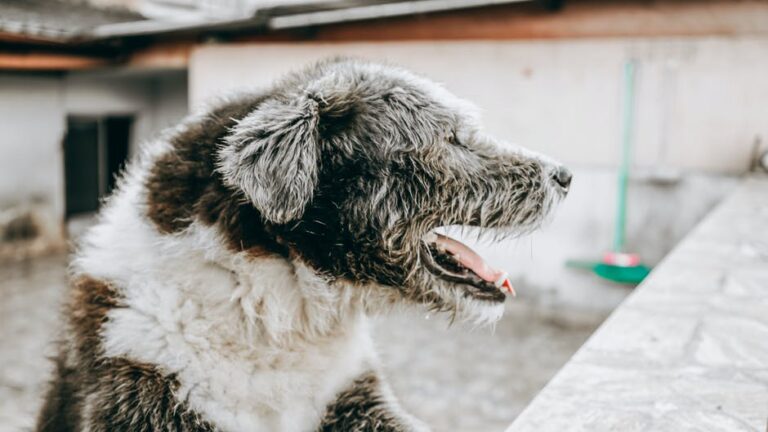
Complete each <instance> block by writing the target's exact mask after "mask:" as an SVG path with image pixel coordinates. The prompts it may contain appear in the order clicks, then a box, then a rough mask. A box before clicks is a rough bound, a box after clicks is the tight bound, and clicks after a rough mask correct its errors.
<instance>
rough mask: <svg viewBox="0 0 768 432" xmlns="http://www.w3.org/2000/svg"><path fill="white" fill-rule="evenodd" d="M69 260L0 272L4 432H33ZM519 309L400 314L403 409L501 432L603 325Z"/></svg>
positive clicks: (390, 362) (392, 372)
mask: <svg viewBox="0 0 768 432" xmlns="http://www.w3.org/2000/svg"><path fill="white" fill-rule="evenodd" d="M64 274H65V258H64V257H62V256H55V257H48V258H43V259H38V260H34V261H27V262H23V263H15V264H4V265H0V281H2V282H0V432H6V431H9V432H11V431H13V432H16V431H25V430H30V429H31V427H32V426H33V423H34V417H35V412H36V411H37V409H38V406H39V403H40V393H41V391H42V390H43V388H44V385H45V380H46V378H47V376H48V373H49V370H50V367H49V362H48V361H47V356H49V355H51V354H52V346H51V340H52V339H53V335H54V333H55V329H56V328H57V323H58V304H59V301H60V296H61V293H62V289H63V286H64V279H65V276H64ZM563 318H564V316H563V315H562V314H557V315H554V314H551V313H550V314H542V313H541V312H540V311H538V310H537V309H536V308H534V307H531V306H529V305H527V304H526V303H525V302H523V301H517V302H516V303H514V304H512V305H510V306H509V310H508V311H507V313H506V316H505V318H504V319H502V320H501V321H500V322H499V323H498V324H497V325H496V328H495V330H493V331H492V330H491V329H488V328H481V329H470V328H465V327H462V326H461V325H453V326H449V325H448V323H447V322H446V321H445V320H444V319H442V318H441V317H436V316H432V317H430V316H428V315H424V314H414V313H411V314H407V313H403V314H400V315H396V316H391V317H387V318H383V319H378V320H376V322H375V324H374V329H375V338H376V341H377V344H378V346H379V350H380V352H381V357H382V360H383V362H384V365H385V366H384V367H385V369H386V372H387V375H388V377H389V380H390V382H391V384H392V387H393V388H394V391H395V393H396V394H397V396H398V397H399V398H400V400H401V401H402V403H403V405H404V406H405V407H406V408H407V409H408V410H409V411H410V412H412V413H414V414H416V415H417V416H418V417H420V418H421V419H423V420H425V421H426V422H427V423H428V424H430V425H432V427H433V428H434V430H436V431H457V432H458V431H467V432H469V431H476V432H492V431H502V430H504V428H505V427H506V426H507V425H508V424H509V423H510V422H511V421H512V420H513V419H514V418H515V416H516V415H517V414H519V413H520V411H521V410H522V409H523V408H524V407H525V406H526V405H527V404H528V402H529V401H530V400H531V398H533V396H534V395H535V394H536V393H537V392H538V391H539V390H540V389H541V388H542V387H543V386H544V384H545V383H546V382H547V381H548V380H549V379H550V378H551V377H552V376H553V375H554V374H555V372H556V371H557V370H558V369H559V368H560V367H561V366H562V365H563V364H564V363H565V362H566V361H567V360H568V358H569V357H570V356H571V355H572V354H573V353H574V352H575V351H576V349H578V347H579V346H581V344H582V343H583V342H584V341H585V340H586V338H587V337H588V336H589V335H590V334H591V333H592V331H593V330H594V328H595V327H596V326H597V325H598V324H599V321H600V318H601V317H590V318H589V319H586V320H585V319H583V318H582V319H579V320H578V321H579V322H578V324H575V323H574V322H573V320H565V319H563Z"/></svg>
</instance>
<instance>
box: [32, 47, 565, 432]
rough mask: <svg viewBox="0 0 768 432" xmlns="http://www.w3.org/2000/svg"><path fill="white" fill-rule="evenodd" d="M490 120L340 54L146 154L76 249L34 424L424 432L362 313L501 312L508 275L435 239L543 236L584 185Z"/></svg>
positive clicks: (222, 108) (441, 92)
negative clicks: (457, 231) (495, 131)
mask: <svg viewBox="0 0 768 432" xmlns="http://www.w3.org/2000/svg"><path fill="white" fill-rule="evenodd" d="M477 119H478V117H477V114H476V110H475V109H474V108H473V107H472V106H471V105H469V104H468V103H466V102H464V101H462V100H460V99H459V98H457V97H455V96H453V95H452V94H450V93H449V92H448V91H447V90H445V89H444V88H443V87H441V86H439V85H437V84H435V83H433V82H431V81H429V80H427V79H425V78H423V77H420V76H417V75H416V74H413V73H410V72H408V71H406V70H403V69H400V68H397V67H394V66H388V65H380V64H374V63H368V62H365V61H361V60H356V59H333V60H327V61H323V62H320V63H318V64H315V65H313V66H311V67H308V68H307V69H305V70H303V71H299V72H295V73H292V74H289V75H287V76H286V77H284V78H283V79H282V80H280V81H279V82H277V83H276V84H274V85H273V86H272V87H271V88H268V89H266V90H263V91H258V92H253V93H249V94H247V95H242V96H239V97H237V98H231V99H229V100H227V101H226V102H224V103H221V104H219V105H218V106H216V107H214V108H211V109H210V110H208V111H207V112H205V113H204V114H200V115H193V116H191V117H190V118H188V119H186V120H184V121H183V122H182V124H181V125H180V126H178V127H177V128H175V129H173V130H170V131H166V132H164V134H163V135H162V136H161V137H160V138H158V139H157V140H155V141H154V142H152V143H148V145H147V146H145V147H146V149H145V151H144V152H143V153H142V154H141V155H139V156H138V157H137V158H136V160H134V161H133V162H132V163H131V164H130V166H129V167H128V168H127V170H126V172H125V173H124V174H123V176H122V178H121V179H120V181H119V186H118V187H117V191H116V192H115V193H114V194H113V196H112V197H111V198H110V199H109V200H108V202H107V203H106V204H105V206H104V208H103V210H102V212H101V214H100V218H99V221H98V222H97V224H96V225H95V226H94V227H92V228H91V229H90V231H89V232H88V233H87V234H86V235H85V236H84V238H83V239H82V241H81V244H80V245H79V250H78V252H77V253H76V255H75V257H74V258H73V261H72V265H71V271H70V273H71V275H70V276H71V283H70V289H69V290H68V291H69V294H68V300H67V302H66V303H67V306H66V308H65V310H66V312H65V318H66V319H65V324H64V325H63V334H64V336H63V337H62V338H61V341H60V347H59V355H58V356H57V357H56V359H55V372H54V378H53V379H52V380H51V386H50V389H49V391H48V393H47V396H46V398H45V403H44V406H43V408H42V410H41V412H40V415H39V420H38V425H37V430H38V431H41V432H53V431H89V432H107V431H109V432H116V431H161V430H162V431H185V432H187V431H195V432H204V431H232V432H234V431H251V432H253V431H397V432H400V431H424V430H428V427H427V426H426V425H424V424H423V423H421V422H420V421H419V420H417V419H415V418H414V417H412V416H411V415H409V414H408V413H406V412H405V411H404V410H403V409H401V407H400V406H399V405H398V403H397V401H396V400H395V398H394V396H393V395H392V392H391V390H390V389H389V388H388V386H387V383H386V381H385V380H384V378H383V377H382V375H381V374H380V372H379V369H380V367H379V365H378V360H377V356H376V353H375V350H374V348H373V346H372V343H371V339H370V336H369V330H368V324H367V322H368V318H367V317H368V316H370V315H371V314H374V313H386V311H389V310H391V309H392V308H393V307H397V306H398V305H403V304H417V305H421V307H425V308H428V309H430V310H436V311H443V312H446V313H450V314H452V315H453V317H454V318H458V319H463V320H469V321H473V322H478V323H491V322H494V321H495V320H497V319H499V317H500V316H501V315H502V312H503V308H504V306H503V305H504V301H505V298H506V294H505V292H504V290H505V288H504V286H507V287H508V288H510V287H509V286H508V281H506V280H505V274H504V273H503V272H501V271H499V270H496V269H494V268H492V267H490V266H489V265H488V264H487V263H485V262H484V261H483V260H482V258H481V257H480V256H479V255H477V254H476V253H475V252H473V251H472V250H471V249H469V248H468V247H467V246H465V245H463V244H462V243H460V242H459V241H458V240H455V239H453V238H451V237H448V236H447V235H445V234H442V233H440V231H439V230H438V228H440V227H446V226H453V225H464V226H472V227H477V228H478V229H481V230H482V231H483V232H488V233H491V234H490V235H494V236H502V237H503V236H507V235H518V234H520V233H524V232H528V231H530V230H533V229H535V228H536V227H538V226H539V225H540V224H541V222H542V221H543V220H544V219H545V218H546V217H547V215H548V214H549V213H550V210H551V209H552V208H553V207H554V205H555V203H557V202H558V201H559V200H561V199H562V198H563V197H564V196H565V195H566V193H567V191H568V189H569V184H570V181H571V174H570V173H569V172H568V170H567V169H565V168H563V167H562V166H560V165H558V164H556V163H554V162H552V161H550V160H548V159H546V158H544V157H543V156H537V155H535V154H532V153H529V152H526V151H523V150H515V149H510V148H509V147H508V146H505V145H502V144H500V143H499V142H497V141H496V140H494V139H492V138H490V137H488V136H486V135H484V134H483V133H482V132H481V130H480V127H479V125H478V120H477ZM502 285H503V286H502ZM500 286H502V287H501V288H500Z"/></svg>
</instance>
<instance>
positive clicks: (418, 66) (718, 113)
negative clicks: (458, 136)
mask: <svg viewBox="0 0 768 432" xmlns="http://www.w3.org/2000/svg"><path fill="white" fill-rule="evenodd" d="M339 54H343V55H353V56H358V57H363V58H368V59H373V60H378V61H389V62H392V63H395V64H400V65H403V66H406V67H408V68H410V69H413V70H415V71H418V72H420V73H423V74H425V75H426V76H428V77H430V78H432V79H435V80H437V81H440V82H443V83H444V84H445V85H446V86H447V87H448V88H449V89H450V90H452V91H453V92H454V93H456V94H458V95H459V96H462V97H465V98H467V99H469V100H471V101H473V102H474V103H476V104H477V105H478V106H479V107H480V108H481V109H483V110H484V112H485V121H486V125H487V129H488V130H489V131H490V132H492V133H494V134H496V135H498V136H500V137H503V138H505V139H508V140H510V141H514V142H517V143H520V144H522V145H525V146H528V147H530V148H533V149H535V150H539V151H542V152H544V153H547V154H550V155H552V156H554V157H556V158H558V159H560V160H562V161H564V162H567V163H569V164H572V165H579V166H608V167H610V166H615V165H616V161H617V160H618V152H617V149H618V145H617V144H618V140H619V137H620V132H621V131H620V119H621V112H620V109H621V101H622V99H621V89H622V79H623V77H622V73H623V65H624V62H625V61H626V60H627V59H629V58H636V59H638V61H639V63H640V66H639V74H638V84H637V95H638V96H637V109H638V113H637V123H636V131H637V133H636V135H635V139H636V142H637V146H636V150H635V161H636V164H637V165H640V166H654V167H657V166H666V167H671V168H676V169H681V170H702V171H707V172H717V173H740V172H743V171H744V170H745V169H746V167H747V166H748V162H749V155H750V149H751V145H752V142H753V139H754V137H755V135H757V134H760V135H762V136H763V137H768V108H766V104H765V101H766V100H768V80H767V79H765V77H767V76H768V38H765V37H733V38H723V37H712V38H701V37H698V38H694V37H690V38H672V39H670V38H654V39H604V40H556V41H467V42H461V41H459V42H392V43H332V44H314V43H298V44H296V43H292V44H243V45H205V46H202V47H200V48H198V49H196V50H195V51H194V52H193V55H192V59H191V65H190V77H191V78H190V94H191V103H192V106H193V107H194V106H200V104H201V103H202V102H203V101H205V100H206V99H208V98H210V97H211V96H215V95H217V94H220V93H222V92H227V91H231V90H233V89H237V88H239V87H242V86H264V85H268V84H269V83H270V82H272V81H273V80H274V79H275V78H276V77H278V76H280V75H281V74H283V73H284V72H286V71H288V70H291V69H295V68H297V67H300V66H302V65H304V64H307V63H309V62H312V61H314V60H317V59H319V58H323V57H328V56H331V55H339Z"/></svg>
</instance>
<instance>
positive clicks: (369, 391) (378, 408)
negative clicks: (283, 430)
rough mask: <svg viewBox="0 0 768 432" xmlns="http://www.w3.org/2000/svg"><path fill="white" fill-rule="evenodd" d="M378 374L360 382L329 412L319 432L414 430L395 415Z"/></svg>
mask: <svg viewBox="0 0 768 432" xmlns="http://www.w3.org/2000/svg"><path fill="white" fill-rule="evenodd" d="M380 386H381V381H380V380H379V377H378V376H377V375H376V373H375V372H368V373H365V374H363V375H362V376H361V377H360V378H358V379H356V380H355V381H354V383H352V385H351V386H350V387H349V389H347V390H345V391H343V392H342V393H340V394H339V395H338V397H337V399H336V402H334V403H333V404H332V405H330V406H329V407H328V409H327V410H326V414H325V417H324V418H323V422H322V424H321V426H320V428H319V429H318V432H373V431H377V432H401V431H406V430H410V429H409V428H407V427H406V426H405V425H403V424H402V421H401V420H400V419H398V418H397V417H396V416H395V415H393V414H392V411H391V405H390V404H389V403H388V402H387V401H386V400H384V396H383V395H382V393H381V387H380Z"/></svg>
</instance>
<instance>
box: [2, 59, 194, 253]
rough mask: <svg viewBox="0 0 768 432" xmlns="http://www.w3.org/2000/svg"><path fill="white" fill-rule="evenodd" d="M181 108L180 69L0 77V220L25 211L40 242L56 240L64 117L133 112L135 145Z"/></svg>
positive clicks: (61, 199)
mask: <svg viewBox="0 0 768 432" xmlns="http://www.w3.org/2000/svg"><path fill="white" fill-rule="evenodd" d="M187 107H188V104H187V79H186V73H185V72H169V73H153V74H143V75H135V74H134V75H131V74H125V73H117V72H99V73H84V74H70V75H67V76H47V77H43V76H35V75H24V74H1V75H0V224H2V221H3V218H2V215H3V214H4V213H3V212H6V213H5V214H10V213H13V212H16V211H17V210H18V209H20V208H32V210H33V212H34V215H35V217H36V218H37V219H38V222H40V223H41V225H42V227H43V229H44V232H43V236H44V237H45V239H46V241H48V242H49V243H52V244H55V243H58V244H61V243H62V240H63V238H64V234H65V233H64V229H63V219H64V162H63V152H62V141H63V138H64V133H65V128H66V116H67V115H78V114H79V115H109V114H132V115H135V116H136V122H135V124H134V129H133V131H132V134H133V136H132V142H131V145H132V149H133V150H135V148H136V147H137V146H138V145H139V144H140V143H141V142H142V141H144V140H147V139H150V138H151V137H152V136H153V135H155V134H156V133H157V132H158V131H159V130H161V129H163V128H165V127H168V126H171V125H173V124H174V123H176V122H178V121H179V120H180V119H181V118H182V117H183V116H184V115H185V114H186V112H187ZM0 240H1V239H0Z"/></svg>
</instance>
